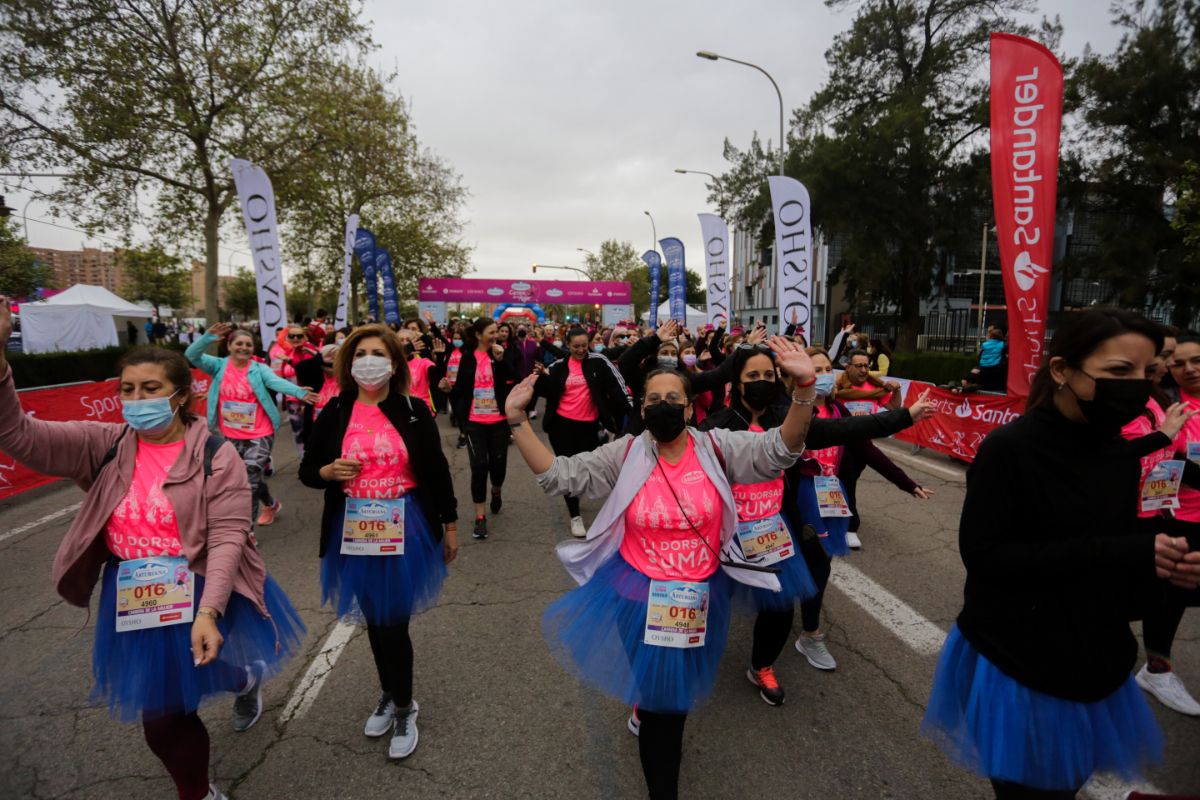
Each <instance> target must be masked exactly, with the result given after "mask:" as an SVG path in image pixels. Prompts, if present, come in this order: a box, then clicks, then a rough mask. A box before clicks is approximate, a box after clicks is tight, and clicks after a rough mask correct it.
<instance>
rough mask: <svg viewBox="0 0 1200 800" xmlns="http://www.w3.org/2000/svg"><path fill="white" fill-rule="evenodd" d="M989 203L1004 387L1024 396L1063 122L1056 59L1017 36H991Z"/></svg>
mask: <svg viewBox="0 0 1200 800" xmlns="http://www.w3.org/2000/svg"><path fill="white" fill-rule="evenodd" d="M991 45H992V54H991V55H992V58H991V140H992V142H991V144H992V205H993V207H994V208H995V212H996V240H997V241H998V242H999V245H1000V271H1001V274H1002V275H1003V276H1004V298H1005V302H1006V303H1007V305H1008V352H1009V356H1008V393H1009V395H1012V396H1015V397H1026V396H1028V394H1029V384H1030V382H1031V381H1032V380H1033V375H1034V373H1036V372H1037V369H1038V366H1039V365H1040V364H1041V362H1042V349H1043V345H1044V343H1045V340H1046V315H1047V314H1048V313H1049V311H1050V265H1051V263H1052V261H1053V256H1054V216H1055V214H1054V212H1055V207H1056V200H1057V194H1058V141H1059V132H1060V130H1061V128H1062V94H1063V75H1062V65H1061V64H1059V63H1058V59H1057V58H1055V57H1054V54H1053V53H1051V52H1050V51H1049V50H1047V49H1046V48H1045V47H1043V46H1042V45H1040V44H1038V43H1037V42H1035V41H1032V40H1030V39H1025V38H1023V37H1021V36H1013V35H1012V34H1008V33H993V34H992V37H991Z"/></svg>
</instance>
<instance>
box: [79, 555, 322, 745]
mask: <svg viewBox="0 0 1200 800" xmlns="http://www.w3.org/2000/svg"><path fill="white" fill-rule="evenodd" d="M119 563H120V562H118V561H117V560H116V559H112V560H110V561H109V562H108V565H107V566H106V567H105V568H104V577H103V579H102V583H101V594H100V611H99V617H98V618H97V623H96V641H95V643H94V645H93V647H92V675H93V676H94V677H95V679H96V686H95V688H94V689H93V690H92V697H91V699H92V701H93V702H104V703H106V704H107V705H108V710H109V713H110V714H112V716H113V717H115V718H117V719H119V720H121V721H122V722H134V721H136V720H138V719H140V718H142V717H143V716H144V717H146V718H153V717H156V716H162V715H164V714H168V713H176V712H185V713H187V712H192V711H195V710H196V709H197V708H199V707H200V704H201V702H202V701H203V700H205V699H206V698H208V697H209V696H211V695H215V694H219V693H221V692H237V691H240V690H241V689H242V687H244V686H245V683H246V665H247V664H250V663H252V662H254V661H263V662H264V663H265V664H266V665H267V670H266V675H267V676H271V675H275V674H276V673H278V672H279V671H280V669H282V667H283V665H284V664H285V663H286V662H287V660H288V659H289V658H291V657H292V656H293V655H294V654H295V653H296V651H297V650H298V649H299V646H300V640H301V639H302V638H303V637H304V634H305V627H304V623H303V622H302V621H301V620H300V615H299V614H297V613H296V609H295V608H293V607H292V603H291V601H290V600H288V597H287V595H286V594H284V592H283V589H281V588H279V584H278V583H276V582H275V579H274V578H272V577H270V576H269V575H268V576H267V581H266V586H265V594H266V603H267V611H268V612H269V613H270V614H271V618H270V619H266V618H264V617H263V616H262V615H260V614H259V611H258V608H257V607H256V606H255V604H254V602H253V601H251V600H249V599H248V598H246V597H243V596H242V595H240V594H238V593H237V592H233V593H232V594H230V596H229V603H228V605H227V606H226V608H225V614H224V616H222V617H221V619H220V620H218V621H217V629H218V630H220V631H221V635H222V636H223V637H224V638H225V643H224V644H223V645H222V646H221V652H220V655H219V656H218V658H217V660H216V661H214V662H213V663H211V664H207V665H205V666H203V667H199V668H197V667H195V666H193V663H192V626H191V625H190V624H182V625H171V626H168V627H165V628H152V629H149V630H135V631H125V632H123V633H117V631H116V627H115V624H114V620H115V619H116V613H117V611H116V609H117V565H118V564H119ZM203 593H204V576H202V575H196V588H195V595H194V598H195V599H194V601H193V602H196V603H198V602H199V599H200V597H201V596H202V595H203ZM277 641H278V645H279V646H278V647H276V642H277Z"/></svg>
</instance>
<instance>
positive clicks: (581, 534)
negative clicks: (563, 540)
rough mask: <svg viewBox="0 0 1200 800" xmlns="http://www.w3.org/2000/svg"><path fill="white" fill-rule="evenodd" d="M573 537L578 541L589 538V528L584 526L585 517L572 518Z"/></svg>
mask: <svg viewBox="0 0 1200 800" xmlns="http://www.w3.org/2000/svg"><path fill="white" fill-rule="evenodd" d="M571 535H572V536H574V537H575V538H576V539H586V538H587V526H586V525H584V524H583V517H571Z"/></svg>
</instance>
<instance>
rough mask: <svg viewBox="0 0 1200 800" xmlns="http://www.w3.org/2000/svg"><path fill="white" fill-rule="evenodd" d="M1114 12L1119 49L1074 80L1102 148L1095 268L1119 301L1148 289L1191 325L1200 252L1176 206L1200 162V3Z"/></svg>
mask: <svg viewBox="0 0 1200 800" xmlns="http://www.w3.org/2000/svg"><path fill="white" fill-rule="evenodd" d="M1151 5H1153V8H1149V7H1150V6H1151ZM1113 11H1114V22H1115V23H1116V24H1117V25H1118V26H1120V27H1122V28H1124V34H1123V35H1122V37H1121V41H1120V44H1119V45H1118V46H1117V50H1116V52H1115V53H1113V54H1112V55H1111V56H1107V57H1104V56H1097V55H1095V54H1092V53H1088V54H1086V55H1085V56H1084V58H1083V59H1082V61H1081V63H1080V65H1079V68H1078V70H1077V73H1076V76H1075V79H1074V80H1072V81H1071V82H1069V84H1068V87H1067V100H1068V101H1069V102H1071V103H1072V104H1077V105H1078V106H1079V107H1080V109H1081V111H1082V116H1083V120H1084V122H1085V123H1086V125H1085V127H1084V128H1083V137H1084V141H1085V143H1087V144H1089V145H1090V146H1091V148H1090V149H1091V152H1093V153H1096V154H1098V156H1094V157H1093V158H1091V159H1087V160H1085V165H1084V166H1085V169H1086V174H1087V176H1088V177H1089V179H1090V182H1089V188H1090V189H1091V190H1092V191H1091V192H1089V195H1090V196H1089V199H1090V200H1091V201H1092V203H1094V205H1095V207H1097V209H1098V210H1099V211H1101V212H1102V213H1104V212H1107V213H1106V218H1107V223H1108V224H1106V225H1104V226H1102V228H1101V230H1102V233H1101V247H1100V248H1098V256H1097V257H1096V258H1095V259H1093V260H1092V261H1091V262H1090V264H1088V265H1087V266H1088V267H1090V268H1091V272H1092V274H1093V275H1095V276H1098V277H1101V278H1103V279H1105V280H1106V281H1107V282H1108V283H1110V284H1111V285H1112V287H1113V289H1114V291H1115V294H1116V299H1117V300H1118V301H1119V302H1122V303H1124V304H1129V305H1141V304H1142V303H1143V302H1144V300H1145V298H1146V297H1147V295H1149V296H1150V298H1151V299H1152V300H1154V301H1157V302H1160V303H1164V304H1167V305H1170V306H1172V307H1173V320H1174V322H1175V323H1176V324H1178V325H1183V326H1186V325H1189V324H1190V323H1191V320H1192V317H1193V316H1194V315H1195V314H1196V312H1197V311H1200V260H1198V259H1197V258H1196V257H1195V246H1194V245H1193V246H1190V247H1189V245H1188V244H1187V242H1186V241H1185V232H1184V230H1183V229H1181V228H1180V227H1179V226H1173V225H1172V224H1171V220H1170V213H1171V206H1172V205H1174V204H1175V202H1176V195H1177V193H1178V189H1177V188H1176V186H1177V184H1180V182H1183V184H1186V183H1188V182H1189V180H1194V179H1189V178H1188V177H1187V174H1186V165H1187V164H1188V162H1200V104H1197V102H1196V97H1197V96H1198V95H1200V4H1197V3H1195V2H1190V1H1189V0H1158V2H1155V3H1153V4H1151V3H1150V2H1145V0H1127V1H1126V2H1124V3H1121V4H1118V5H1116V6H1114V9H1113ZM1192 185H1194V183H1193V184H1192Z"/></svg>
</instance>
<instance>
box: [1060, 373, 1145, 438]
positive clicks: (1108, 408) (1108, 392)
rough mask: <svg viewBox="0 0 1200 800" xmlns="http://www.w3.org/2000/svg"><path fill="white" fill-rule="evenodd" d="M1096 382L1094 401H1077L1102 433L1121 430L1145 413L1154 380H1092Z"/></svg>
mask: <svg viewBox="0 0 1200 800" xmlns="http://www.w3.org/2000/svg"><path fill="white" fill-rule="evenodd" d="M1080 372H1083V370H1080ZM1083 374H1084V375H1087V376H1088V377H1089V378H1092V376H1091V375H1088V374H1087V373H1086V372H1083ZM1092 383H1094V384H1096V393H1095V395H1093V397H1092V399H1091V400H1081V399H1080V398H1079V395H1075V400H1076V401H1077V402H1078V403H1079V410H1080V411H1082V412H1083V416H1084V418H1085V419H1086V420H1087V421H1088V422H1090V423H1091V424H1092V425H1095V426H1096V427H1097V428H1100V429H1101V430H1106V431H1119V430H1120V429H1121V428H1123V427H1125V426H1126V425H1128V424H1129V423H1130V422H1133V420H1135V419H1136V418H1137V415H1138V414H1140V413H1142V411H1143V410H1144V409H1145V408H1146V402H1147V401H1148V400H1149V399H1150V381H1149V380H1148V379H1146V378H1092ZM1069 386H1070V384H1068V388H1069ZM1071 391H1072V393H1073V392H1074V391H1075V390H1074V389H1072V390H1071Z"/></svg>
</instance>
